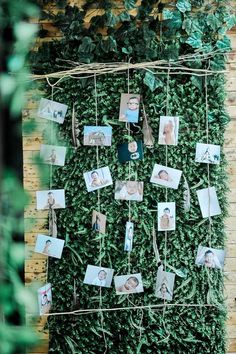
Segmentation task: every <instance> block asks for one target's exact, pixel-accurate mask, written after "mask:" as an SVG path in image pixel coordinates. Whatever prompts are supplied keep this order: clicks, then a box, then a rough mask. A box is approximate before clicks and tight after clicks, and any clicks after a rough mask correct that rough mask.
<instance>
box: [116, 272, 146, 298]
mask: <svg viewBox="0 0 236 354" xmlns="http://www.w3.org/2000/svg"><path fill="white" fill-rule="evenodd" d="M114 282H115V288H116V294H117V295H122V294H134V293H142V292H143V282H142V276H141V273H136V274H126V275H118V276H115V277H114Z"/></svg>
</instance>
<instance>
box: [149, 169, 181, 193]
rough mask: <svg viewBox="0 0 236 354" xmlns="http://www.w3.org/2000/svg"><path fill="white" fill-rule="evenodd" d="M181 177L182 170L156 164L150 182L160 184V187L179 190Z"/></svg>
mask: <svg viewBox="0 0 236 354" xmlns="http://www.w3.org/2000/svg"><path fill="white" fill-rule="evenodd" d="M181 175H182V171H180V170H176V169H175V168H170V167H166V166H162V165H158V164H156V163H155V165H154V168H153V171H152V176H151V179H150V182H151V183H155V184H159V185H160V186H164V187H168V188H173V189H178V186H179V182H180V178H181Z"/></svg>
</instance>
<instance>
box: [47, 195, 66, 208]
mask: <svg viewBox="0 0 236 354" xmlns="http://www.w3.org/2000/svg"><path fill="white" fill-rule="evenodd" d="M59 208H63V206H62V205H61V204H59V203H57V202H56V200H55V198H54V194H53V192H50V191H49V192H48V198H47V204H46V205H45V206H44V208H43V209H59Z"/></svg>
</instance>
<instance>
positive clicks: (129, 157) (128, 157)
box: [118, 141, 143, 162]
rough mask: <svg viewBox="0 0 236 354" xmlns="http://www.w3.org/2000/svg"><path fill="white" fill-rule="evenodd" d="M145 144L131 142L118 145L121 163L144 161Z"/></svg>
mask: <svg viewBox="0 0 236 354" xmlns="http://www.w3.org/2000/svg"><path fill="white" fill-rule="evenodd" d="M142 158H143V143H142V141H137V142H136V141H131V142H130V143H124V144H120V145H118V159H119V161H120V162H126V161H134V160H142Z"/></svg>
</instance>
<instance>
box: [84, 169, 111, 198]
mask: <svg viewBox="0 0 236 354" xmlns="http://www.w3.org/2000/svg"><path fill="white" fill-rule="evenodd" d="M84 179H85V183H86V188H87V191H88V192H92V191H95V190H97V189H100V188H103V187H107V186H110V185H111V184H112V183H113V182H112V178H111V173H110V169H109V167H102V168H97V169H95V170H92V171H89V172H85V173H84Z"/></svg>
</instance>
